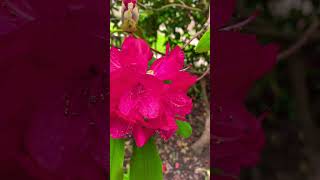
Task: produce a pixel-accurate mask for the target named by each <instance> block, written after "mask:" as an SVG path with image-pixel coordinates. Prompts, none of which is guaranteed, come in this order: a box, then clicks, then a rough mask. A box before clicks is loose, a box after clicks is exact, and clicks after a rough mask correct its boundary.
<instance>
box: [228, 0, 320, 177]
mask: <svg viewBox="0 0 320 180" xmlns="http://www.w3.org/2000/svg"><path fill="white" fill-rule="evenodd" d="M319 3H320V2H319V1H311V0H267V1H264V0H239V1H238V4H237V11H236V13H235V14H234V18H233V21H234V22H236V21H239V20H241V19H245V18H246V17H248V16H250V15H251V14H252V13H253V12H254V11H255V10H257V9H258V10H259V11H260V16H258V18H257V19H256V20H255V21H253V22H252V23H250V24H249V25H247V26H245V27H244V28H243V29H242V30H241V32H244V33H254V34H256V35H257V36H258V38H259V40H260V41H261V43H267V42H274V43H277V44H278V45H279V46H280V47H281V50H280V54H279V58H278V63H277V65H276V67H275V68H274V70H273V71H272V72H271V73H269V74H267V75H266V76H265V77H264V78H263V79H261V80H259V81H258V82H257V83H256V85H255V86H254V88H253V89H252V91H251V92H250V93H249V95H248V98H247V102H246V104H247V107H248V109H249V110H250V111H251V112H253V113H255V114H257V115H258V114H260V113H261V112H265V111H269V112H271V113H270V115H269V116H268V117H267V118H266V119H265V120H264V121H263V127H264V130H265V134H266V138H267V141H266V142H267V144H266V146H265V148H264V151H263V153H262V160H261V162H260V163H259V164H258V166H257V167H255V168H251V169H247V170H244V171H243V173H242V178H241V179H243V180H287V179H288V180H302V179H306V180H309V179H310V180H317V179H320V151H319V147H320V146H319V142H320V141H319V139H318V138H319V133H320V131H319V123H320V111H319V109H320V108H319V107H320V106H319V105H320V93H319V92H320V81H319V80H320V71H319V67H320V63H319V57H320V43H319V40H320V37H319V35H320V28H319V24H318V21H319V16H318V14H319V10H320V6H319ZM292 47H299V48H292ZM282 57H284V58H282Z"/></svg>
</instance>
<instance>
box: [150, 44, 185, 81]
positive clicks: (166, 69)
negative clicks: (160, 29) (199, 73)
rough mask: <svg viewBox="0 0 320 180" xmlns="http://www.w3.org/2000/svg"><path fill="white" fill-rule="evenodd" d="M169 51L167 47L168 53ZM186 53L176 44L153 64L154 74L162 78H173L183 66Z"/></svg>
mask: <svg viewBox="0 0 320 180" xmlns="http://www.w3.org/2000/svg"><path fill="white" fill-rule="evenodd" d="M168 52H169V50H168V47H167V53H168ZM183 65H184V54H183V51H182V50H181V48H180V47H179V46H176V47H175V48H174V49H173V50H172V51H171V52H170V53H169V54H167V55H166V56H165V57H161V58H159V59H157V60H156V61H155V62H154V63H153V64H152V66H151V70H153V71H154V75H155V76H156V77H157V78H159V79H161V80H171V79H173V78H174V77H175V76H176V74H177V73H179V72H180V70H181V69H182V68H183Z"/></svg>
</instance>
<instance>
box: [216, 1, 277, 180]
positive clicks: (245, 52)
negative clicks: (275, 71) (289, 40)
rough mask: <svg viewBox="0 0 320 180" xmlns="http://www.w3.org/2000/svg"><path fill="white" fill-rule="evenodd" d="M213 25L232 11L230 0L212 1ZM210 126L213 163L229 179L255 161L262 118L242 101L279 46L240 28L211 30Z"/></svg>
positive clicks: (261, 139) (260, 143) (260, 141)
mask: <svg viewBox="0 0 320 180" xmlns="http://www.w3.org/2000/svg"><path fill="white" fill-rule="evenodd" d="M214 4H217V5H216V7H215V8H214V14H213V15H214V17H215V18H214V20H216V21H217V25H216V26H215V27H222V26H223V25H224V24H223V23H225V22H226V21H227V20H228V19H229V18H230V16H231V14H232V9H233V7H234V2H233V1H229V0H228V1H224V0H216V1H214ZM213 54H214V60H213V62H212V70H211V72H212V73H211V74H212V81H211V85H212V101H211V103H212V112H211V115H212V121H213V123H212V127H211V132H212V133H211V145H212V150H211V151H212V152H213V153H212V158H213V162H212V164H213V167H214V168H218V169H221V170H222V171H223V176H218V177H216V178H218V179H219V178H220V179H221V180H223V179H233V178H232V177H235V176H238V175H239V174H240V169H241V168H244V167H251V166H254V165H256V164H257V162H258V160H259V157H260V152H261V150H262V148H263V145H264V134H263V130H262V128H261V120H262V119H263V118H264V116H265V114H264V115H262V116H260V117H259V118H256V117H255V116H254V115H252V114H251V113H249V112H248V111H247V109H246V107H245V105H244V101H245V98H246V96H247V94H248V92H249V90H250V88H251V87H252V85H253V84H254V82H255V81H256V80H258V79H260V78H261V77H262V76H263V75H264V74H265V73H267V72H268V71H270V70H271V69H272V67H273V66H274V65H275V63H276V54H277V47H276V46H275V45H266V46H262V45H260V44H259V43H258V42H257V40H256V38H255V36H252V35H246V34H241V33H238V32H222V31H219V30H218V29H215V30H214V31H213Z"/></svg>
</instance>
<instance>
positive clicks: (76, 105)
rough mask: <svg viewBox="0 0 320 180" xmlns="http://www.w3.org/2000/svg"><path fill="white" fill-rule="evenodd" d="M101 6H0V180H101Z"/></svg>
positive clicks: (36, 2) (27, 1)
mask: <svg viewBox="0 0 320 180" xmlns="http://www.w3.org/2000/svg"><path fill="white" fill-rule="evenodd" d="M101 3H102V4H100V2H97V1H95V2H92V1H90V0H83V1H72V2H71V1H66V0H55V1H45V2H44V1H40V0H32V1H31V0H23V1H21V0H19V1H1V2H0V4H1V7H0V26H1V27H0V29H1V30H0V54H1V55H0V63H1V66H0V69H1V70H0V72H1V76H0V84H1V88H0V92H1V93H0V98H1V102H0V107H1V111H0V127H1V131H0V146H1V149H0V169H1V173H0V179H41V180H50V179H52V180H55V179H86V180H87V179H107V176H108V175H107V174H108V171H109V167H108V166H109V163H108V158H107V157H108V148H107V147H108V145H107V141H108V140H109V133H108V128H107V117H108V114H107V111H108V110H107V107H106V105H107V97H106V88H107V80H106V78H105V76H106V73H105V63H106V59H105V53H104V52H105V48H106V47H105V46H104V44H105V43H104V40H103V39H101V38H97V37H99V36H100V35H103V34H104V32H105V30H104V29H103V28H102V27H104V25H103V22H105V15H104V12H105V10H104V8H102V7H104V6H103V2H101ZM7 12H10V13H11V16H8V14H7ZM12 14H14V15H12ZM2 27H4V30H5V31H2V30H3V29H2Z"/></svg>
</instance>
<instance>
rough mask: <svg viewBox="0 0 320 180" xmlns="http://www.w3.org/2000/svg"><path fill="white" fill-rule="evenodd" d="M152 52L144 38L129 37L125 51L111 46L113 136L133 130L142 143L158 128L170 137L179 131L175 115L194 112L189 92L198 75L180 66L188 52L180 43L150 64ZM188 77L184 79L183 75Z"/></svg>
mask: <svg viewBox="0 0 320 180" xmlns="http://www.w3.org/2000/svg"><path fill="white" fill-rule="evenodd" d="M151 58H152V53H151V51H150V48H149V47H148V45H147V43H145V42H144V41H143V40H141V39H135V38H133V37H128V38H126V39H125V40H124V42H123V45H122V48H121V51H119V50H118V49H115V48H111V58H110V63H111V67H110V68H111V70H110V71H111V90H110V93H111V94H110V95H111V114H112V118H111V123H110V126H111V127H110V128H111V136H112V137H113V138H124V137H126V136H127V135H129V134H132V135H133V137H134V139H135V141H136V144H137V145H138V146H139V147H141V146H143V145H144V144H145V143H146V142H147V140H148V139H149V138H150V137H151V136H152V135H154V134H155V133H156V132H158V133H159V135H160V136H161V137H162V138H164V139H168V138H169V137H171V135H172V134H173V133H174V132H175V131H176V129H177V125H176V122H175V117H176V116H177V115H178V116H181V117H185V116H186V115H187V114H189V113H190V111H191V108H192V101H191V99H190V98H189V97H188V96H187V95H186V93H187V90H188V88H189V87H190V86H191V85H192V84H194V83H195V81H196V78H195V77H194V76H191V75H190V74H188V73H186V72H181V71H180V70H181V69H182V68H183V65H184V55H183V52H182V50H181V49H180V48H179V47H176V48H175V49H173V50H172V51H171V52H169V46H168V47H167V53H166V55H165V56H164V57H162V58H160V59H157V60H156V61H155V62H154V63H153V64H152V65H151V67H150V69H149V68H148V62H149V61H150V60H151ZM183 78H185V80H184V81H183V82H181V79H183Z"/></svg>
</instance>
